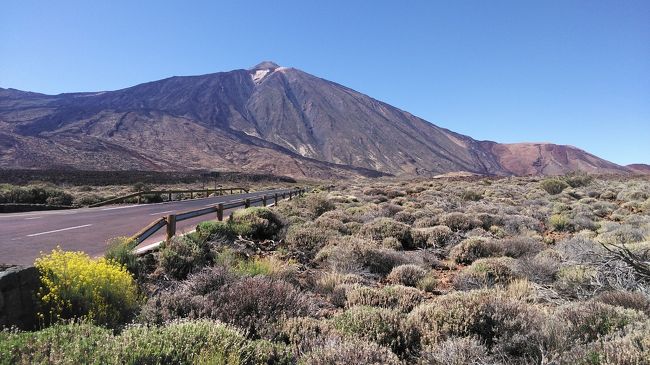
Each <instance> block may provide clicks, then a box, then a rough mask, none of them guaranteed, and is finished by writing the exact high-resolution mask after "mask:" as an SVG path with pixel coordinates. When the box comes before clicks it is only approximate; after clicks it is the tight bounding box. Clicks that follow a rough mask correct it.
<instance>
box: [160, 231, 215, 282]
mask: <svg viewBox="0 0 650 365" xmlns="http://www.w3.org/2000/svg"><path fill="white" fill-rule="evenodd" d="M205 251H206V250H205V248H203V247H201V246H199V244H197V243H196V242H194V241H192V240H191V239H189V238H187V237H185V236H175V237H172V239H171V240H169V241H167V242H165V243H164V244H162V245H161V247H160V255H159V258H158V264H159V265H160V267H161V268H162V270H163V271H164V272H165V273H167V274H169V275H170V276H171V277H173V278H175V279H185V278H186V277H187V275H188V274H190V273H192V272H194V271H196V270H198V269H200V268H202V267H203V266H205V265H206V264H207V263H208V262H209V257H208V256H207V253H206V252H205Z"/></svg>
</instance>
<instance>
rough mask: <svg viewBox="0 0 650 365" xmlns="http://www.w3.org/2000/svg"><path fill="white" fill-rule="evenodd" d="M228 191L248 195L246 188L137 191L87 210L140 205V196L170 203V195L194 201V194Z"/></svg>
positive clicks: (221, 193)
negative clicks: (186, 196)
mask: <svg viewBox="0 0 650 365" xmlns="http://www.w3.org/2000/svg"><path fill="white" fill-rule="evenodd" d="M228 191H230V194H233V193H234V192H239V193H244V192H245V193H248V192H249V191H248V189H246V188H237V187H234V188H218V189H186V190H150V191H138V192H136V193H133V194H128V195H123V196H118V197H117V198H113V199H108V200H104V201H102V202H99V203H95V204H91V205H89V206H88V207H89V208H95V207H101V206H103V205H108V204H116V203H122V202H124V201H125V200H127V199H133V198H137V200H138V204H140V203H142V196H144V195H160V196H162V195H168V200H167V201H172V194H190V199H194V194H195V193H196V194H197V195H200V194H205V196H206V197H207V196H208V195H210V194H213V193H214V194H217V195H225V194H224V193H226V192H228Z"/></svg>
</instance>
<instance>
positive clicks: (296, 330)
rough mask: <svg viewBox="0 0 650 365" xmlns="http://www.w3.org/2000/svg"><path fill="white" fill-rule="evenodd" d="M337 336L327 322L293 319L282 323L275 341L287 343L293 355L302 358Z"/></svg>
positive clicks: (301, 318) (304, 318)
mask: <svg viewBox="0 0 650 365" xmlns="http://www.w3.org/2000/svg"><path fill="white" fill-rule="evenodd" d="M338 335H339V334H338V332H336V330H335V329H334V328H332V326H331V324H330V323H329V322H326V321H322V320H318V319H315V318H310V317H294V318H289V319H287V320H286V321H284V323H282V326H281V328H280V330H279V332H278V335H277V340H279V341H282V342H285V343H288V344H289V346H290V348H291V349H292V350H293V353H294V354H295V355H297V356H302V355H304V354H306V353H308V352H310V351H312V350H313V349H315V348H317V347H318V346H322V345H323V343H324V342H325V341H327V340H328V339H330V337H335V336H338Z"/></svg>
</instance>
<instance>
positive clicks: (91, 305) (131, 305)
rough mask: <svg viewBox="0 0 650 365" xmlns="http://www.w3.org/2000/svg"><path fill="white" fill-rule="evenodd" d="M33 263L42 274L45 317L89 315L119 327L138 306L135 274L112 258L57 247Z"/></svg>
mask: <svg viewBox="0 0 650 365" xmlns="http://www.w3.org/2000/svg"><path fill="white" fill-rule="evenodd" d="M34 266H36V268H37V269H38V271H39V273H40V276H41V283H42V287H41V288H40V289H39V291H38V297H39V298H40V300H41V302H42V303H43V305H44V313H41V316H42V318H43V319H44V320H46V321H57V320H59V319H65V318H88V319H90V320H92V321H93V322H94V323H97V324H101V325H106V326H109V327H117V326H119V325H121V324H122V323H125V322H126V321H128V320H129V319H130V318H132V317H133V315H134V314H135V312H136V311H137V309H138V306H139V301H140V297H139V295H138V291H137V287H136V284H135V281H134V280H133V277H132V276H131V274H129V272H128V271H127V270H126V269H125V268H124V267H122V266H121V265H120V264H117V263H114V262H113V261H110V260H106V259H103V258H101V259H97V260H94V259H91V258H90V256H88V255H87V254H85V253H83V252H64V251H62V250H61V249H59V248H57V249H55V250H53V251H52V253H50V254H49V255H43V256H41V257H39V258H38V259H36V262H35V263H34ZM46 316H47V317H46Z"/></svg>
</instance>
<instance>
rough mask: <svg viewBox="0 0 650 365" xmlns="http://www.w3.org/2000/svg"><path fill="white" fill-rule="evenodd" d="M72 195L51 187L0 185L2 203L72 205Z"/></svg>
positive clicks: (0, 201) (0, 200)
mask: <svg viewBox="0 0 650 365" xmlns="http://www.w3.org/2000/svg"><path fill="white" fill-rule="evenodd" d="M73 200H74V198H73V196H72V195H70V194H68V193H66V192H64V191H63V190H58V189H54V188H50V187H44V186H34V185H32V186H26V187H19V186H13V185H0V203H17V204H48V205H64V206H69V205H72V202H73Z"/></svg>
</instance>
